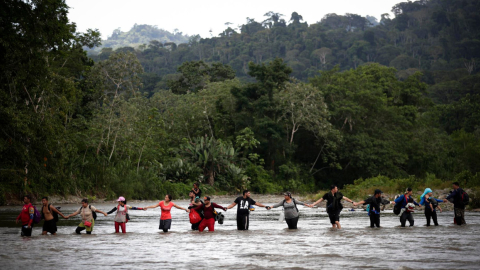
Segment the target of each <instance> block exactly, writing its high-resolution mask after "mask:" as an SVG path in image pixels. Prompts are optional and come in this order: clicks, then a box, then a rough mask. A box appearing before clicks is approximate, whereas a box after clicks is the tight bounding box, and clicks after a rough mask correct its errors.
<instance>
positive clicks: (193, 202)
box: [188, 190, 204, 231]
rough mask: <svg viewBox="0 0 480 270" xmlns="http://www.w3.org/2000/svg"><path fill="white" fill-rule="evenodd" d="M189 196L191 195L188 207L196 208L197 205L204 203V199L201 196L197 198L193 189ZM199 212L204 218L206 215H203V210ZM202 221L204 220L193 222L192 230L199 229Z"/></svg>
mask: <svg viewBox="0 0 480 270" xmlns="http://www.w3.org/2000/svg"><path fill="white" fill-rule="evenodd" d="M188 196H189V197H190V204H189V205H188V209H190V210H191V209H192V208H195V207H197V206H200V205H203V203H202V201H201V200H200V198H196V196H195V192H193V190H190V192H189V193H188ZM198 214H199V215H200V217H201V218H202V219H203V218H204V215H203V212H202V211H200V212H198ZM201 222H202V220H200V221H199V222H197V223H193V224H192V230H194V231H198V226H199V225H200V223H201Z"/></svg>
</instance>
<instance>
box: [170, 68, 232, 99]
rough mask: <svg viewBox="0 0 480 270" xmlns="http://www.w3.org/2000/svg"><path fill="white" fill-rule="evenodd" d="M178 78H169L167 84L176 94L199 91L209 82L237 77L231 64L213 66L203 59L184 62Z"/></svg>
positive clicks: (179, 69)
mask: <svg viewBox="0 0 480 270" xmlns="http://www.w3.org/2000/svg"><path fill="white" fill-rule="evenodd" d="M177 71H178V72H179V73H180V74H178V76H177V78H175V79H174V80H173V79H170V80H167V86H168V87H169V88H170V89H171V90H172V92H173V93H176V94H186V93H189V92H197V91H199V90H202V89H204V88H205V87H206V84H207V83H209V82H222V81H225V80H231V79H233V78H235V72H234V71H233V69H232V68H231V67H230V66H225V65H223V64H222V63H213V64H212V65H211V66H209V65H207V64H206V63H204V62H203V61H191V62H184V63H183V64H182V65H181V66H179V67H178V69H177Z"/></svg>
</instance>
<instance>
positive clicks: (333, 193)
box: [312, 185, 353, 229]
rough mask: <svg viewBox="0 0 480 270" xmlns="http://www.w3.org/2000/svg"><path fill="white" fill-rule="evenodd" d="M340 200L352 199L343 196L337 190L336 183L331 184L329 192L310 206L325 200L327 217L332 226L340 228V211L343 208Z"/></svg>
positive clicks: (348, 200)
mask: <svg viewBox="0 0 480 270" xmlns="http://www.w3.org/2000/svg"><path fill="white" fill-rule="evenodd" d="M342 200H346V201H347V202H350V203H353V201H352V200H350V199H349V198H347V197H345V196H343V194H342V193H341V192H339V191H338V187H337V186H336V185H331V186H330V192H327V193H325V195H323V197H322V198H320V199H319V200H318V201H316V202H314V203H313V204H312V207H313V206H315V205H317V204H319V203H321V202H322V201H327V213H328V217H329V218H330V223H331V224H332V228H337V229H341V228H342V226H341V225H340V212H342V209H343V205H342V202H341V201H342Z"/></svg>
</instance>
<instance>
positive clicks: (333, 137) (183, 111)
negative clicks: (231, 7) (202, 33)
mask: <svg viewBox="0 0 480 270" xmlns="http://www.w3.org/2000/svg"><path fill="white" fill-rule="evenodd" d="M479 11H480V3H479V2H478V1H475V0H429V1H427V0H421V1H415V2H403V3H399V4H397V5H395V6H394V7H393V9H392V12H393V13H394V15H395V17H394V18H389V16H388V15H383V16H382V18H381V20H380V21H376V20H375V18H372V17H368V18H364V17H361V16H359V15H355V14H346V15H336V14H328V15H326V16H325V17H324V18H322V19H321V20H320V21H319V22H318V23H314V24H310V25H309V24H307V23H306V22H303V20H302V16H301V15H300V14H298V13H296V12H293V13H292V14H291V17H290V20H289V21H288V22H287V21H286V20H285V19H283V15H281V14H278V13H275V12H268V13H267V14H266V19H265V21H263V22H256V21H254V20H252V19H247V23H246V24H244V25H242V26H241V27H240V29H232V28H231V27H227V29H225V31H224V32H223V33H221V34H220V35H219V37H214V38H207V39H201V38H199V36H192V37H190V38H189V41H188V43H182V44H178V45H177V44H176V43H175V42H168V43H166V42H164V41H163V40H161V39H159V40H151V41H150V42H149V44H145V45H144V46H138V47H120V48H117V49H116V50H114V49H112V48H105V47H104V48H102V49H101V52H100V53H99V54H98V55H90V56H88V55H87V52H86V50H85V48H94V47H98V46H99V45H100V43H101V40H100V34H99V33H98V32H97V31H93V30H89V31H87V32H86V33H78V32H76V30H75V24H74V23H71V22H69V21H68V17H67V14H68V7H67V6H66V4H65V2H64V1H63V0H48V1H47V0H45V1H32V2H30V1H26V2H25V1H15V0H10V1H6V2H4V3H2V4H0V14H1V17H2V18H4V19H3V20H2V22H1V23H2V27H0V31H1V38H0V57H1V59H0V70H1V72H0V87H1V91H0V95H1V98H0V102H1V106H0V129H1V133H0V138H1V140H0V151H1V156H0V181H1V182H0V189H1V190H0V191H1V192H0V194H1V196H2V197H0V203H1V202H2V201H4V200H5V196H8V195H16V194H20V193H21V192H33V193H35V194H78V195H99V196H106V197H114V196H115V195H117V194H122V195H124V196H126V197H128V198H134V199H147V198H158V197H161V196H160V194H164V193H172V194H173V195H174V196H184V195H186V192H187V191H188V190H189V188H190V187H191V184H192V183H193V182H195V181H198V182H201V183H202V187H203V189H204V190H205V191H206V192H207V193H211V192H216V193H222V192H226V193H237V192H238V191H239V190H241V189H243V188H249V189H251V190H252V191H254V192H258V193H275V192H280V191H284V190H289V191H293V192H315V191H317V190H318V189H321V188H324V187H326V186H327V185H329V184H331V183H336V184H338V185H340V186H343V185H345V184H352V183H354V182H355V183H364V181H368V179H372V180H371V181H379V180H378V179H384V180H385V179H386V180H385V181H393V182H398V183H409V184H412V183H415V182H422V181H423V182H425V181H427V182H428V183H441V182H442V181H448V180H450V181H451V180H458V181H460V182H461V183H462V185H466V186H469V187H478V186H480V174H479V170H480V91H479V85H478V83H479V82H480V74H479V73H478V71H477V62H478V61H479V59H480V55H478V54H480V28H478V27H477V24H478V23H479V22H480V15H479V14H480V12H479ZM39 22H41V23H39ZM137 27H138V26H137ZM142 27H146V26H142ZM116 38H119V37H116ZM119 42H120V41H119ZM365 179H367V180H365ZM382 181H383V180H382Z"/></svg>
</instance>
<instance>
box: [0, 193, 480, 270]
mask: <svg viewBox="0 0 480 270" xmlns="http://www.w3.org/2000/svg"><path fill="white" fill-rule="evenodd" d="M252 197H253V196H252ZM253 198H254V197H253ZM254 199H255V198H254ZM281 199H283V198H281V197H279V199H278V201H280V200H281ZM213 201H215V202H217V203H219V204H221V205H223V206H227V205H228V204H230V203H231V202H232V201H233V198H232V199H218V200H213ZM278 201H272V199H270V201H262V202H261V203H264V204H268V205H271V204H273V203H275V202H278ZM154 203H155V202H138V203H129V204H130V205H133V206H139V207H141V206H147V205H152V204H154ZM175 203H177V204H178V205H180V206H184V207H185V206H187V204H188V203H187V202H186V201H175ZM93 205H94V206H96V207H97V208H99V209H101V210H103V211H105V212H106V211H109V210H110V209H112V208H113V207H115V204H113V203H99V204H93ZM57 206H61V207H62V211H63V212H64V213H66V214H70V213H72V212H74V211H75V210H76V209H78V208H79V207H80V205H57ZM37 207H38V206H37ZM298 207H299V210H300V212H301V217H300V220H299V223H298V227H299V229H298V230H288V229H287V226H286V223H285V222H279V221H278V217H279V214H280V213H281V211H282V210H281V208H276V209H272V210H270V211H267V210H265V209H263V208H262V209H260V208H259V207H257V209H256V210H255V211H254V212H251V215H250V230H249V231H237V230H236V221H235V213H236V210H235V209H230V210H229V211H228V212H226V213H225V222H224V224H223V225H219V224H218V223H217V224H216V225H215V232H214V233H208V232H204V233H199V232H194V231H191V230H190V223H189V221H188V215H187V213H186V212H185V211H182V210H178V209H175V208H173V209H172V218H173V222H172V229H171V231H170V232H168V233H163V231H160V230H158V223H159V216H160V210H159V208H156V209H149V210H147V211H133V210H132V211H130V216H131V221H130V222H128V224H127V233H126V234H121V233H120V234H115V233H114V222H113V217H114V215H109V216H108V217H104V216H103V215H101V214H100V215H99V216H98V218H97V221H96V224H95V227H94V231H93V234H92V235H86V234H82V235H76V234H75V233H74V230H75V228H76V226H77V224H78V223H79V222H80V220H79V217H78V216H76V217H73V218H71V219H69V220H63V219H62V218H61V217H60V221H59V222H58V232H57V235H56V236H52V235H48V236H42V235H40V234H41V224H42V223H43V221H42V223H41V224H38V225H37V226H36V227H34V230H33V236H32V237H30V238H22V237H20V225H15V222H14V220H15V218H16V216H17V215H18V213H20V210H21V207H20V206H16V207H0V221H1V222H0V223H1V224H0V249H1V251H0V269H26V268H29V269H60V268H67V269H90V268H95V269H112V268H115V269H280V268H284V269H324V268H338V269H344V268H349V269H480V258H479V251H480V213H474V212H468V213H466V221H467V223H468V225H466V226H455V225H453V224H452V223H453V212H444V213H439V223H440V226H438V227H435V226H431V227H426V226H425V223H426V222H425V217H424V215H423V212H421V211H420V212H419V213H416V214H415V215H414V218H415V222H416V225H415V226H414V227H411V228H409V227H406V228H401V227H400V226H399V218H398V217H397V216H394V215H393V213H392V212H391V210H390V211H386V212H385V213H382V219H381V225H382V228H380V229H371V228H370V227H369V224H370V223H369V219H368V216H367V215H366V213H365V212H364V211H361V210H357V211H346V210H348V209H344V212H342V215H341V219H340V222H341V224H342V226H343V228H342V230H333V229H331V228H330V227H331V225H330V224H329V220H328V217H327V215H326V213H325V211H324V209H320V208H313V209H311V208H306V207H303V206H300V205H299V206H298ZM407 224H408V222H407Z"/></svg>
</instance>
